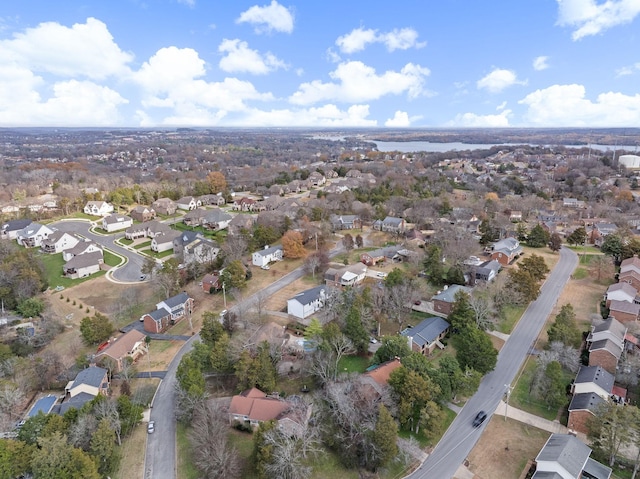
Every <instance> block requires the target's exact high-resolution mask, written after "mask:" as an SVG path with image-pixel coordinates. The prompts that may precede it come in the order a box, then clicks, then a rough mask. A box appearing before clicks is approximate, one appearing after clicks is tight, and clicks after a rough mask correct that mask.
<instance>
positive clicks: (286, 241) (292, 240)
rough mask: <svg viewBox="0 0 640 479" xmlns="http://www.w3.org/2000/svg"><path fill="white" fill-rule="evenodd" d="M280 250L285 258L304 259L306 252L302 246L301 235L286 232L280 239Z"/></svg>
mask: <svg viewBox="0 0 640 479" xmlns="http://www.w3.org/2000/svg"><path fill="white" fill-rule="evenodd" d="M282 250H283V253H284V257H285V258H291V259H297V258H304V257H305V256H306V255H307V250H305V249H304V245H303V244H302V234H301V233H300V232H299V231H292V230H289V231H287V232H286V233H285V234H284V236H283V237H282Z"/></svg>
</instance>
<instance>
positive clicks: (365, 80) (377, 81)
mask: <svg viewBox="0 0 640 479" xmlns="http://www.w3.org/2000/svg"><path fill="white" fill-rule="evenodd" d="M429 73H430V72H429V69H428V68H424V67H421V66H419V65H414V64H412V63H408V64H407V65H405V66H404V67H403V68H402V70H400V71H399V72H397V71H391V70H390V71H386V72H384V73H383V74H381V75H378V74H376V71H375V70H374V69H373V68H372V67H370V66H367V65H365V64H364V63H362V62H355V61H354V62H345V63H341V64H340V65H338V67H337V68H336V69H335V70H334V71H333V72H331V73H330V76H331V78H332V79H333V80H335V82H329V83H323V82H322V81H320V80H314V81H312V82H310V83H303V84H301V85H300V87H299V88H298V91H297V92H295V93H294V94H293V95H292V96H291V97H290V98H289V100H290V101H291V103H294V104H298V105H309V104H313V103H317V102H321V101H341V102H347V103H359V102H364V101H371V100H377V99H379V98H381V97H383V96H385V95H390V94H393V95H400V94H402V93H406V94H407V96H408V97H409V98H416V97H418V96H420V95H422V94H424V81H425V78H426V77H427V76H428V75H429Z"/></svg>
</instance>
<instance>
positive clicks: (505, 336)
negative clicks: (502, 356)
mask: <svg viewBox="0 0 640 479" xmlns="http://www.w3.org/2000/svg"><path fill="white" fill-rule="evenodd" d="M487 332H488V333H489V334H490V335H491V336H495V337H496V338H500V339H502V340H503V341H505V342H506V341H507V339H509V335H508V334H505V333H501V332H500V331H487Z"/></svg>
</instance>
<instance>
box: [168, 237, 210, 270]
mask: <svg viewBox="0 0 640 479" xmlns="http://www.w3.org/2000/svg"><path fill="white" fill-rule="evenodd" d="M180 237H181V236H180ZM177 239H179V238H177ZM177 239H174V240H173V243H174V245H175V243H176V240H177ZM174 253H175V250H174ZM218 253H220V248H219V247H218V245H217V243H215V242H214V241H212V240H210V239H207V238H203V237H201V236H198V237H196V238H195V239H194V240H193V241H190V242H189V243H187V244H185V245H184V246H183V247H182V262H183V263H184V264H190V263H197V264H206V263H211V262H212V261H215V259H216V258H217V257H218Z"/></svg>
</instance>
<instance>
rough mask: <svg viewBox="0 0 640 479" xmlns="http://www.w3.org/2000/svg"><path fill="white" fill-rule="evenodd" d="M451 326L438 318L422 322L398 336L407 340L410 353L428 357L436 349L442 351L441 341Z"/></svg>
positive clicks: (434, 317) (433, 317)
mask: <svg viewBox="0 0 640 479" xmlns="http://www.w3.org/2000/svg"><path fill="white" fill-rule="evenodd" d="M450 327H451V325H450V324H449V323H448V322H447V321H445V320H444V319H442V318H441V317H439V316H432V317H430V318H427V319H424V320H422V321H421V322H420V323H419V324H417V325H416V326H413V327H411V328H406V329H404V330H403V331H402V332H401V333H400V335H401V336H404V337H406V338H407V342H408V345H409V348H410V349H411V350H412V351H415V352H417V353H420V354H423V355H425V356H430V355H431V354H432V353H433V351H434V350H435V349H436V348H439V349H444V344H442V342H441V340H442V339H443V338H444V337H445V336H446V335H447V333H448V332H449V328H450Z"/></svg>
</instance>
